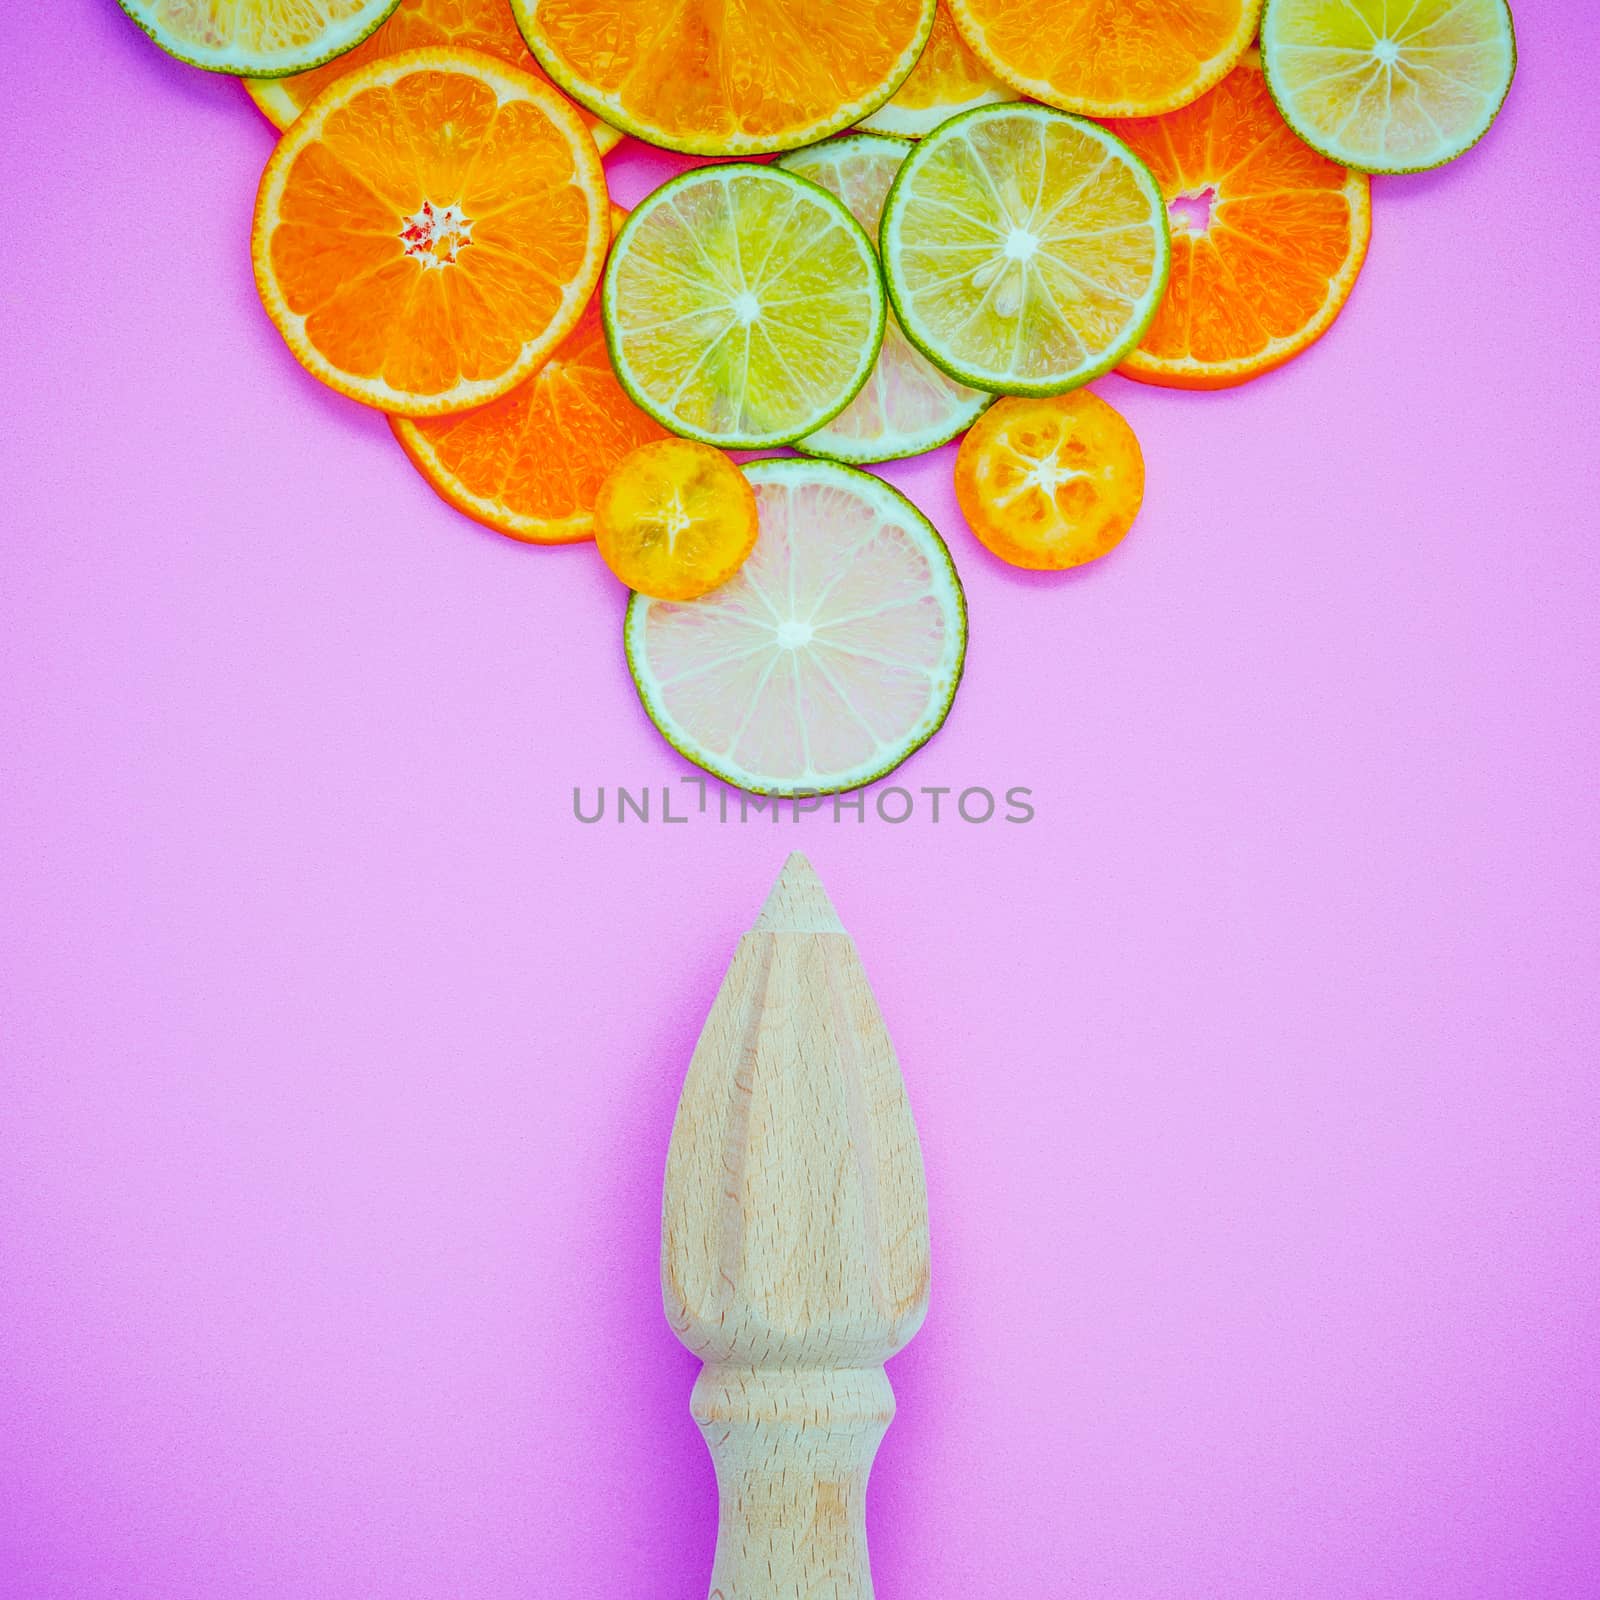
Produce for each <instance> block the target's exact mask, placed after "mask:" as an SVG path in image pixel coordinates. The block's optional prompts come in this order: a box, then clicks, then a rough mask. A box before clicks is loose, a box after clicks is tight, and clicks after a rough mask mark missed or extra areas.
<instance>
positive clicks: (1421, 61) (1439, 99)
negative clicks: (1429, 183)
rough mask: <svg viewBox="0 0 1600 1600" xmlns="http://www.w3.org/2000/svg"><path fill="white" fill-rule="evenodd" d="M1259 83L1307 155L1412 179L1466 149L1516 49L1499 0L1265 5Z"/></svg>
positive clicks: (1496, 102)
mask: <svg viewBox="0 0 1600 1600" xmlns="http://www.w3.org/2000/svg"><path fill="white" fill-rule="evenodd" d="M1261 53H1262V59H1263V61H1264V63H1265V66H1266V72H1267V86H1268V88H1270V89H1271V91H1272V94H1273V97H1274V98H1275V99H1276V100H1277V102H1278V108H1279V109H1280V110H1281V111H1282V112H1283V118H1284V121H1285V122H1287V123H1288V124H1289V126H1290V127H1291V128H1293V129H1294V131H1295V132H1296V133H1297V134H1299V135H1300V137H1301V138H1302V139H1304V140H1305V142H1306V143H1307V144H1309V145H1310V146H1311V147H1312V149H1314V150H1318V151H1320V152H1321V153H1322V154H1323V155H1325V156H1328V157H1329V158H1331V159H1332V160H1334V161H1337V162H1338V163H1339V164H1340V165H1341V166H1346V167H1355V168H1357V169H1359V170H1360V171H1363V172H1419V171H1422V170H1423V169H1425V168H1428V167H1438V166H1443V165H1444V163H1445V162H1446V161H1453V160H1454V159H1455V158H1456V157H1457V156H1458V155H1460V154H1461V153H1462V152H1463V151H1464V150H1467V149H1470V148H1471V146H1473V145H1474V144H1476V143H1477V142H1478V140H1479V139H1481V138H1482V137H1483V136H1484V134H1485V133H1487V132H1488V131H1489V124H1490V123H1492V122H1493V121H1494V119H1495V116H1496V115H1497V114H1498V112H1499V110H1500V105H1501V102H1502V101H1503V100H1504V99H1505V97H1506V91H1507V90H1508V89H1509V88H1510V87H1511V78H1512V74H1513V73H1514V72H1515V71H1516V65H1517V49H1516V41H1515V38H1514V36H1513V33H1512V26H1511V12H1510V9H1509V8H1508V7H1507V5H1506V3H1505V0H1408V3H1406V4H1404V5H1399V4H1395V3H1394V0H1270V4H1269V5H1268V6H1267V9H1266V14H1265V15H1264V16H1263V18H1262V21H1261Z"/></svg>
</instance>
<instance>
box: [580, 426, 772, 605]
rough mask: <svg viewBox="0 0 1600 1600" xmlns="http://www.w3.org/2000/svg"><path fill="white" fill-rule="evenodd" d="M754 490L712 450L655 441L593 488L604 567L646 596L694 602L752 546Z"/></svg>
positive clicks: (722, 580) (681, 442)
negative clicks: (595, 496) (598, 489)
mask: <svg viewBox="0 0 1600 1600" xmlns="http://www.w3.org/2000/svg"><path fill="white" fill-rule="evenodd" d="M756 529H757V520H756V492H755V490H754V489H752V488H751V487H750V481H749V479H748V478H746V477H745V475H744V474H743V473H742V472H741V471H740V470H739V469H738V468H737V467H736V466H734V464H733V462H732V461H730V460H729V459H728V458H727V456H725V455H724V454H723V453H722V452H721V451H720V450H718V449H716V448H715V447H714V446H712V445H709V444H700V443H698V442H697V441H696V440H694V439H658V440H656V441H655V443H653V444H643V445H640V446H639V448H638V449H637V450H635V451H634V452H633V453H632V454H631V455H628V456H626V457H624V458H623V460H621V461H620V462H618V463H617V465H616V467H615V468H613V469H612V471H611V474H610V475H609V476H608V477H607V478H606V480H605V482H604V483H602V484H601V485H600V494H599V497H598V499H597V500H596V502H595V508H594V536H595V543H596V544H597V545H598V546H599V548H600V554H601V556H602V557H603V558H604V560H605V564H606V565H607V566H608V567H610V568H611V570H612V571H613V572H614V573H616V575H617V576H618V577H619V578H621V579H622V581H623V582H624V583H625V584H627V586H628V587H629V588H630V589H632V590H634V591H635V592H636V593H638V594H645V595H649V596H650V598H651V599H652V600H695V599H698V598H699V597H700V596H701V595H703V594H705V593H707V592H708V591H710V590H712V589H715V588H716V586H717V585H718V584H719V583H726V582H727V581H728V579H729V578H731V577H732V576H733V575H734V573H736V572H737V571H738V570H739V568H740V567H742V566H743V565H744V562H745V557H746V556H748V555H749V554H750V552H751V551H752V550H753V549H754V548H755V543H756Z"/></svg>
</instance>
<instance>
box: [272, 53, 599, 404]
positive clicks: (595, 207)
mask: <svg viewBox="0 0 1600 1600" xmlns="http://www.w3.org/2000/svg"><path fill="white" fill-rule="evenodd" d="M609 232H610V228H609V223H608V221H607V214H606V189H605V175H604V173H603V172H602V171H601V167H600V153H599V151H597V150H596V149H595V146H594V140H593V139H591V138H590V137H589V134H588V132H587V130H586V129H585V128H584V126H583V124H582V123H581V122H580V121H579V120H578V115H577V113H576V111H575V110H574V109H573V108H572V106H571V105H569V104H568V103H567V101H566V100H565V99H563V98H562V96H561V95H560V94H558V93H557V92H556V91H555V90H554V89H552V88H551V87H550V85H549V84H547V83H541V82H540V81H539V80H538V79H537V78H534V77H533V76H531V75H530V74H529V73H526V72H519V71H518V70H517V69H516V68H515V67H513V66H510V65H508V64H507V63H506V62H503V61H496V60H494V59H492V58H491V57H489V56H485V55H480V54H478V53H476V52H474V51H470V50H445V49H429V50H409V51H406V52H405V53H403V54H401V55H397V56H387V57H385V58H384V59H382V60H380V61H372V62H369V63H368V64H367V65H366V66H364V67H359V68H357V69H356V71H354V72H351V73H348V74H346V75H345V76H344V77H342V78H340V79H338V80H337V81H336V82H335V83H333V84H332V85H330V86H329V88H328V89H327V90H325V91H324V92H323V93H322V94H321V95H319V96H318V97H317V99H316V100H315V101H314V102H313V103H312V104H311V106H310V107H309V108H308V109H307V110H306V112H305V114H304V115H303V116H301V117H300V118H298V119H297V120H296V121H295V123H294V124H293V126H291V127H290V129H289V130H288V132H287V133H285V134H284V136H283V137H282V139H280V140H279V142H278V147H277V149H276V150H275V151H274V152H273V154H272V158H271V160H270V161H268V163H267V170H266V172H265V173H264V174H263V176H262V179H261V189H260V192H259V194H258V195H257V198H256V215H255V230H254V235H253V239H252V254H253V256H254V262H255V272H256V283H257V285H258V287H259V288H260V290H261V298H262V302H263V304H264V305H265V306H266V309H267V313H268V315H269V316H270V317H271V318H272V320H273V321H274V322H275V323H276V324H277V326H278V331H279V332H280V333H282V335H283V337H284V339H285V340H286V341H287V343H288V345H289V348H290V349H291V350H292V351H293V352H294V354H295V356H296V357H297V358H298V359H299V360H300V361H301V363H302V364H303V365H304V366H305V367H306V368H307V369H308V370H309V371H310V372H311V373H313V374H314V375H315V376H316V377H318V378H320V379H322V381H323V382H324V383H326V384H329V385H331V386H332V387H333V388H335V389H338V390H339V391H340V392H341V393H344V394H347V395H350V396H351V397H352V398H354V399H357V400H360V401H363V402H364V403H365V404H367V405H372V406H378V407H380V408H381V409H383V410H385V411H391V412H398V413H400V414H402V415H407V416H427V415H432V414H435V413H439V412H445V411H459V410H463V409H465V408H466V407H468V406H475V405H483V404H485V403H486V402H488V401H490V400H493V399H495V398H496V397H497V396H499V395H502V394H504V393H505V392H506V391H507V390H508V389H511V388H514V387H515V386H516V385H517V384H518V383H520V382H521V381H522V380H523V379H524V378H526V377H528V376H529V375H530V374H532V373H533V371H534V370H535V369H536V368H537V367H539V366H540V364H541V363H542V362H543V361H544V359H545V357H546V356H547V355H549V353H550V351H551V350H552V349H554V348H555V346H556V345H557V344H559V343H560V342H561V340H562V339H563V338H565V337H566V335H567V334H568V333H569V332H570V331H571V330H572V327H573V325H574V324H575V323H576V322H577V320H578V318H579V316H580V315H581V314H582V312H583V307H584V304H585V302H586V301H587V300H588V298H589V295H590V293H591V292H592V290H593V289H594V286H595V282H596V280H597V279H598V277H599V274H600V267H601V264H602V261H603V259H604V255H605V247H606V240H607V238H608V237H609Z"/></svg>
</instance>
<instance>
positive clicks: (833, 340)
mask: <svg viewBox="0 0 1600 1600" xmlns="http://www.w3.org/2000/svg"><path fill="white" fill-rule="evenodd" d="M602 304H603V306H604V311H605V325H606V339H607V341H608V342H609V344H610V347H611V361H612V365H613V366H614V367H615V369H616V373H617V377H618V379H619V380H620V381H621V383H622V386H623V388H625V389H626V390H627V391H628V393H629V395H631V396H632V398H633V400H634V402H635V403H636V404H637V405H638V406H639V407H640V409H641V410H643V411H646V412H648V413H649V414H650V415H651V416H653V417H654V418H655V419H656V420H657V421H658V422H659V423H661V425H662V426H663V427H665V428H667V429H669V430H670V431H671V432H673V433H676V434H680V435H681V436H683V437H684V438H689V439H698V440H700V441H701V442H702V443H704V444H714V445H720V446H722V447H723V448H725V449H735V448H736V449H761V448H766V447H768V446H771V445H779V444H789V443H792V442H793V441H794V440H796V439H800V438H803V437H804V436H805V435H806V434H809V433H813V432H815V431H816V430H817V429H818V428H820V427H821V426H822V425H823V424H824V423H825V422H828V421H830V420H831V419H832V418H833V417H834V416H836V415H837V414H838V413H839V412H841V411H842V410H844V408H845V407H846V406H847V405H849V403H850V402H851V400H853V399H854V398H855V396H856V394H857V392H858V391H859V390H860V389H861V386H862V385H863V384H864V383H865V382H866V380H867V376H868V374H869V373H870V372H871V371H872V366H873V362H874V361H875V360H876V359H877V354H878V349H879V346H880V345H881V343H882V341H883V326H884V320H885V301H884V293H883V282H882V278H881V276H880V274H879V271H878V260H877V256H876V254H875V252H874V251H873V248H872V242H871V241H870V240H869V239H868V238H867V236H866V234H865V233H864V232H863V231H862V229H861V225H860V224H859V223H858V222H857V221H856V220H855V218H854V217H852V216H851V215H850V213H849V211H848V210H847V209H846V208H845V206H844V204H843V202H842V201H840V200H839V199H837V198H836V197H835V196H833V195H831V194H829V193H828V192H827V190H825V189H824V188H822V187H821V186H820V185H819V184H815V183H812V182H810V181H809V180H808V179H806V178H800V177H796V176H795V175H794V174H793V173H790V172H785V171H783V170H782V169H780V168H777V167H772V166H756V165H751V164H746V163H734V164H730V165H724V166H708V167H697V168H694V169H692V170H691V171H689V172H685V173H682V174H680V175H679V176H678V177H676V178H674V179H672V180H671V181H670V182H668V183H665V184H663V185H662V186H661V187H660V188H659V189H657V190H655V191H654V192H653V193H652V194H650V195H648V196H647V197H646V198H645V199H644V200H642V201H640V203H639V204H638V205H637V206H636V207H635V208H634V209H633V211H632V212H630V213H629V216H628V220H627V222H626V223H624V224H623V227H622V231H621V233H620V234H619V235H618V236H617V240H616V243H615V244H614V245H613V246H612V250H611V259H610V261H609V262H608V263H607V265H606V272H605V280H604V286H603V290H602Z"/></svg>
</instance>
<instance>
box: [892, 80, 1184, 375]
mask: <svg viewBox="0 0 1600 1600" xmlns="http://www.w3.org/2000/svg"><path fill="white" fill-rule="evenodd" d="M881 242H882V248H883V265H884V272H885V275H886V276H887V278H888V281H889V295H890V298H891V299H892V300H893V302H894V310H895V313H896V315H897V316H898V317H899V319H900V326H901V327H902V328H904V329H905V331H906V333H907V334H908V335H909V337H910V339H911V341H912V343H913V344H915V345H916V346H917V347H918V348H919V349H920V350H921V351H922V353H923V354H924V355H926V356H927V357H928V359H929V360H930V361H932V362H933V363H934V364H935V365H936V366H939V367H942V368H943V369H944V370H945V371H946V372H947V373H949V374H950V375H951V376H952V377H953V378H956V379H959V380H960V381H961V382H962V383H967V384H970V385H972V387H974V388H977V389H990V390H995V391H997V392H1000V393H1006V394H1059V393H1061V392H1062V391H1063V390H1066V389H1071V388H1075V387H1076V386H1077V385H1078V384H1080V383H1086V382H1088V380H1089V379H1090V378H1093V377H1096V376H1098V375H1099V374H1100V373H1102V372H1105V371H1107V370H1108V369H1109V368H1111V367H1114V366H1115V365H1116V364H1117V362H1119V361H1120V360H1122V358H1123V357H1124V356H1125V355H1127V353H1128V352H1129V351H1130V350H1131V349H1133V347H1134V346H1135V345H1136V344H1138V342H1139V340H1140V339H1141V338H1142V337H1143V336H1144V331H1145V329H1146V328H1147V327H1148V326H1149V325H1150V319H1151V318H1152V317H1153V316H1154V315H1155V313H1156V307H1157V306H1158V305H1159V304H1160V302H1161V291H1162V289H1163V287H1164V286H1165V284H1166V281H1167V255H1168V250H1167V218H1166V208H1165V205H1164V203H1163V201H1162V198H1161V191H1160V189H1159V188H1157V187H1156V182H1155V179H1154V178H1152V177H1151V176H1150V173H1149V170H1148V169H1147V168H1146V167H1145V165H1144V163H1143V162H1141V161H1140V160H1139V159H1138V157H1137V156H1135V155H1134V154H1133V152H1132V151H1131V150H1129V149H1128V147H1127V146H1126V145H1125V144H1124V143H1123V142H1122V141H1121V140H1120V139H1118V138H1117V137H1116V136H1115V135H1114V134H1111V133H1108V132H1107V131H1106V130H1105V129H1104V128H1101V127H1098V126H1097V125H1096V124H1094V123H1092V122H1084V121H1082V120H1081V119H1079V118H1077V117H1069V116H1065V115H1063V114H1062V113H1061V112H1059V111H1051V110H1049V109H1047V108H1046V107H1044V106H1033V105H999V106H980V107H979V108H978V109H977V110H976V111H967V112H963V113H962V115H960V116H959V117H956V118H954V119H952V120H951V121H949V122H947V123H945V124H944V126H943V127H941V128H939V129H938V130H937V131H936V132H934V133H931V134H929V135H928V137H927V138H926V139H924V140H923V141H922V142H921V143H920V144H917V145H914V146H913V147H912V150H911V153H910V154H909V155H908V156H907V157H906V161H905V165H904V166H902V167H901V168H900V172H899V175H898V176H897V177H896V178H895V180H894V187H893V188H892V189H890V191H889V198H888V201H887V202H886V203H885V205H884V211H883V230H882V241H881Z"/></svg>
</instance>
